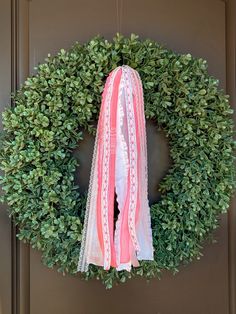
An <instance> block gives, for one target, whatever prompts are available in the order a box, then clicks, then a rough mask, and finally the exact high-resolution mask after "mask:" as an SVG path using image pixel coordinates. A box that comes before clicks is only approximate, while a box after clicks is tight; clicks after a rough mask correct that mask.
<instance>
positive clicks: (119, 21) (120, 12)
mask: <svg viewBox="0 0 236 314" xmlns="http://www.w3.org/2000/svg"><path fill="white" fill-rule="evenodd" d="M122 15H123V0H116V27H117V32H118V33H119V34H121V31H122Z"/></svg>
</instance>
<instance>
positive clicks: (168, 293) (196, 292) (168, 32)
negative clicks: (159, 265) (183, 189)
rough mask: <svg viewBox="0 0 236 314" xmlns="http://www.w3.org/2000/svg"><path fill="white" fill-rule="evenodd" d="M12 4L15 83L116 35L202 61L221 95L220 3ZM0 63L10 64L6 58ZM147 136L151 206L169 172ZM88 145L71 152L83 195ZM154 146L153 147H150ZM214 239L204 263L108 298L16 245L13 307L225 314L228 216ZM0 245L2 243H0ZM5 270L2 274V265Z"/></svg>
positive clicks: (159, 144) (164, 147) (74, 0)
mask: <svg viewBox="0 0 236 314" xmlns="http://www.w3.org/2000/svg"><path fill="white" fill-rule="evenodd" d="M4 1H5V2H6V3H7V1H6V0H4ZM13 2H14V3H15V6H18V22H19V29H18V45H19V50H18V52H17V56H18V59H19V64H18V77H19V82H23V81H24V79H25V78H26V76H27V75H28V73H30V74H34V73H35V72H34V67H35V66H37V65H38V63H39V62H43V60H44V58H45V57H46V56H47V54H48V53H50V54H52V55H53V54H55V53H56V52H57V51H58V50H59V49H60V48H64V49H67V48H69V47H70V46H71V45H72V44H73V43H74V42H75V41H80V42H86V41H88V40H89V39H90V38H91V37H93V36H95V35H97V34H101V35H103V36H104V37H106V38H107V39H111V38H112V37H113V36H114V35H115V33H116V32H117V31H119V32H121V33H123V34H124V35H126V36H129V35H130V33H136V34H138V35H140V37H141V38H143V39H144V38H147V37H149V38H151V39H154V40H156V41H158V42H160V43H161V44H164V45H165V46H166V47H168V48H170V49H173V50H175V51H176V52H180V53H191V54H192V55H193V56H195V57H202V58H204V59H206V60H207V61H208V65H209V73H210V74H212V75H214V76H216V77H217V78H219V79H220V85H221V87H222V88H226V62H225V61H226V39H225V33H226V28H225V25H226V20H225V16H226V15H225V13H226V11H225V9H226V4H225V2H224V1H220V0H199V1H194V0H179V1H175V0H168V1H166V0H145V1H141V0H129V1H124V0H99V1H96V0H86V1H85V0H50V1H47V0H40V1H36V0H31V1H28V0H19V1H17V0H14V1H13ZM16 4H17V5H16ZM6 7H7V4H6ZM8 9H9V7H8ZM1 13H2V12H1ZM5 25H7V23H5ZM9 27H10V26H8V28H9ZM4 38H5V37H4ZM3 58H4V60H8V62H10V61H9V59H8V58H9V56H8V55H7V53H6V54H4V55H3ZM7 69H9V66H8V68H7ZM9 75H10V72H9ZM1 79H2V77H1ZM3 86H6V88H5V96H4V97H5V98H4V97H3V98H2V99H1V100H2V101H4V102H5V101H6V99H7V96H6V95H8V90H9V87H10V83H9V82H7V83H5V85H3ZM147 135H148V139H147V140H148V162H149V169H152V172H149V194H150V199H151V201H157V200H158V199H159V194H158V193H156V186H157V185H158V183H159V182H160V181H161V179H162V178H163V176H164V175H165V173H166V171H167V170H168V168H169V166H170V163H171V160H170V157H169V153H168V152H169V147H168V142H167V139H166V138H165V136H164V133H163V132H158V131H157V130H156V128H155V127H154V125H153V124H152V123H151V122H148V129H147ZM93 140H94V139H93V138H91V137H89V136H87V137H86V139H85V140H84V141H83V144H82V146H81V149H80V151H79V152H77V153H78V157H79V158H80V160H81V167H80V168H79V169H78V171H77V174H76V180H78V182H80V183H81V184H80V185H81V187H82V190H84V189H86V188H87V186H88V180H89V171H90V163H91V156H92V150H93ZM154 142H155V143H156V145H152V143H154ZM153 146H154V147H155V149H154V148H153ZM153 173H155V176H154V175H153ZM4 219H5V220H4ZM4 219H3V220H1V223H2V224H3V225H4V228H5V229H1V233H4V235H5V237H6V234H8V235H9V232H10V231H9V230H10V229H9V226H10V222H9V220H7V219H6V218H4ZM6 228H7V229H6ZM214 236H215V238H216V240H217V243H215V244H211V243H205V246H204V250H203V255H204V256H203V257H202V258H201V260H200V261H194V262H193V263H191V264H189V265H188V266H185V267H181V269H180V272H179V273H178V274H176V275H175V276H173V275H172V274H170V273H168V272H164V273H163V276H162V279H161V280H158V279H155V280H151V281H150V282H149V283H147V282H146V280H145V279H134V280H131V281H129V282H127V283H126V284H121V285H119V286H115V287H114V288H113V289H111V290H105V288H104V287H103V285H102V284H101V283H100V282H97V281H95V280H94V281H89V282H86V281H82V280H80V279H79V278H78V276H75V277H72V276H68V275H67V276H63V275H62V274H60V273H58V272H57V270H56V269H53V270H51V269H48V268H46V267H45V266H43V265H42V263H41V254H40V252H38V251H35V250H33V249H31V248H30V249H29V248H28V247H27V246H25V245H21V246H20V249H19V251H20V252H21V255H20V256H21V267H20V268H19V274H20V275H19V276H18V277H19V278H20V279H19V280H21V282H23V284H22V285H21V287H22V289H21V292H20V294H21V295H22V296H23V297H21V295H20V296H18V301H17V302H18V303H20V304H23V305H22V306H21V307H19V313H20V314H29V313H30V314H41V313H45V314H53V313H57V314H106V313H110V312H111V313H113V314H121V313H130V314H174V313H175V314H227V313H229V311H228V308H229V291H228V285H229V273H228V270H229V269H228V220H227V215H224V216H223V215H222V216H221V224H220V228H219V229H218V230H217V231H216V232H215V234H214ZM0 241H1V242H0V243H2V240H1V239H0ZM9 241H10V240H9V237H8V238H7V239H6V243H7V245H6V247H7V250H6V252H7V255H6V260H10V257H9V254H10V252H9V246H10V244H9ZM1 262H2V261H1ZM4 268H5V269H6V265H4ZM0 271H1V270H0ZM8 271H10V270H9V269H8ZM8 280H9V279H8ZM8 282H9V281H8ZM1 290H2V283H1V284H0V293H1V297H2V295H3V294H2V291H1ZM8 294H9V292H8ZM5 298H6V297H5V296H4V299H5ZM8 299H9V298H8ZM0 309H1V299H0ZM5 313H6V314H9V313H10V310H9V309H7V310H6V311H4V314H5ZM17 313H18V312H17ZM14 314H16V313H15V312H14ZM230 314H233V312H232V313H230Z"/></svg>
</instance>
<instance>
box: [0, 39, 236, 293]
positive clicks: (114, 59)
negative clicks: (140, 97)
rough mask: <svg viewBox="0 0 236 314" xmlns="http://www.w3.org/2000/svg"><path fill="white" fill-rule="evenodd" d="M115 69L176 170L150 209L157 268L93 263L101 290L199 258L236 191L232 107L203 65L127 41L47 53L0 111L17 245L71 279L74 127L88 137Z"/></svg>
mask: <svg viewBox="0 0 236 314" xmlns="http://www.w3.org/2000/svg"><path fill="white" fill-rule="evenodd" d="M121 64H127V65H129V66H131V67H132V68H134V69H136V70H137V71H138V72H139V74H140V76H141V78H142V82H143V89H144V102H145V115H146V118H149V119H154V120H155V121H156V122H157V124H158V126H159V127H160V128H162V129H163V130H164V132H165V134H166V136H167V137H168V138H169V143H170V156H171V158H172V161H173V165H172V167H171V168H170V169H169V171H168V173H167V175H166V176H165V178H164V179H163V180H162V182H161V183H160V186H159V190H160V191H161V193H162V195H161V199H160V201H159V202H158V203H156V204H154V205H152V206H151V218H152V230H153V241H154V242H153V244H154V247H155V261H153V262H142V263H141V266H140V267H139V268H135V269H133V270H132V271H131V272H130V273H129V272H126V271H121V272H117V271H116V270H115V269H112V270H110V271H105V270H103V269H102V268H100V267H96V266H91V267H90V269H89V272H88V273H86V278H87V279H89V278H97V279H101V280H102V282H103V283H104V284H105V285H106V287H107V288H110V287H112V285H113V283H114V282H125V281H126V279H127V278H130V277H133V276H135V275H141V276H145V277H147V278H152V277H156V276H159V275H160V272H161V270H162V269H168V270H172V271H173V272H177V271H178V267H179V265H180V264H186V263H188V262H190V261H192V260H193V259H195V258H198V259H199V258H200V256H201V255H202V254H201V248H202V243H203V240H204V239H206V238H209V237H210V236H211V234H212V231H213V230H214V229H215V228H216V227H217V226H218V224H219V223H218V220H219V214H220V213H225V212H226V211H227V209H228V207H229V202H230V197H231V195H232V193H233V190H234V188H235V186H236V184H235V166H234V156H233V149H234V147H235V142H234V140H233V133H234V131H233V120H232V118H231V115H232V113H233V110H232V109H231V108H230V105H229V100H228V96H227V95H225V94H224V91H223V90H220V89H219V88H218V83H219V82H218V80H217V79H215V78H213V77H211V76H210V75H209V74H208V73H207V63H206V61H205V60H203V59H201V58H200V59H197V58H193V57H192V56H191V55H190V54H176V53H174V52H172V51H170V50H168V49H166V48H164V47H162V46H160V45H159V44H158V43H156V42H154V41H152V40H149V39H148V40H144V41H141V40H140V39H139V38H138V36H136V35H133V34H132V35H131V37H130V38H125V37H123V36H122V35H119V34H117V36H116V37H115V38H114V39H113V41H112V42H108V41H107V40H105V39H103V38H102V37H99V36H98V37H95V38H93V39H92V40H90V41H89V42H88V43H86V44H84V45H80V44H79V43H76V44H75V45H74V46H73V47H72V48H71V49H70V50H69V51H68V52H66V51H65V50H63V49H62V50H61V51H60V52H59V53H58V54H57V55H56V56H53V57H51V56H50V55H48V58H46V59H45V63H43V64H40V65H39V66H38V68H37V73H36V74H35V75H34V76H31V77H29V78H28V79H27V80H26V81H25V83H24V84H23V85H22V86H21V88H20V89H19V90H18V91H17V92H16V94H15V95H14V96H13V98H14V102H15V106H14V108H10V109H6V110H5V111H4V112H3V124H4V134H3V135H4V136H3V138H2V150H1V160H0V162H1V169H2V170H4V175H3V176H2V178H1V183H2V185H3V190H4V195H3V197H2V201H4V202H7V203H8V205H9V214H10V216H11V217H12V218H13V220H14V222H15V224H16V225H17V226H18V235H17V236H18V238H19V239H20V240H23V241H25V242H29V243H30V244H31V245H32V247H33V248H37V249H40V250H42V258H43V262H44V263H45V264H46V265H47V266H48V267H53V266H57V267H58V270H59V271H61V272H63V273H70V274H75V273H76V272H77V263H78V258H79V249H80V247H79V241H80V240H81V232H82V224H83V214H84V211H85V203H86V195H80V193H79V189H78V187H77V186H75V184H74V173H75V170H76V167H77V164H78V161H77V160H76V159H75V157H74V156H73V155H72V151H73V150H74V149H75V148H76V147H77V146H78V143H79V141H81V140H82V138H83V133H82V131H81V128H82V129H85V130H87V131H88V132H91V133H94V131H95V128H94V127H93V125H94V121H96V119H97V118H98V113H99V105H100V103H101V92H102V90H103V86H104V82H105V79H106V76H107V75H108V74H109V72H110V71H111V70H112V69H114V68H115V67H117V66H118V65H121ZM79 130H80V131H79Z"/></svg>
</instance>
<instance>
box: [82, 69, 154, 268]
mask: <svg viewBox="0 0 236 314" xmlns="http://www.w3.org/2000/svg"><path fill="white" fill-rule="evenodd" d="M115 193H116V195H117V202H118V209H119V215H118V219H117V221H116V224H115V225H114V197H115ZM138 260H153V243H152V230H151V220H150V208H149V204H148V193H147V147H146V126H145V116H144V103H143V90H142V83H141V79H140V77H139V74H138V72H137V71H135V70H134V69H132V68H131V67H129V66H127V65H123V66H120V67H117V68H116V69H114V70H113V71H112V72H111V73H110V74H109V76H108V78H107V81H106V84H105V87H104V91H103V94H102V104H101V110H100V115H99V120H98V127H97V134H96V139H95V146H94V153H93V161H92V167H91V174H90V183H89V191H88V198H87V204H86V214H85V221H84V229H83V234H82V242H81V249H80V257H79V262H78V271H81V272H85V271H87V270H88V266H89V264H95V265H98V266H102V267H103V268H104V269H105V270H108V269H110V267H115V268H116V269H117V270H118V271H119V270H123V269H125V270H128V271H130V269H131V266H134V267H137V266H139V262H138Z"/></svg>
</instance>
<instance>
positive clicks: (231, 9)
mask: <svg viewBox="0 0 236 314" xmlns="http://www.w3.org/2000/svg"><path fill="white" fill-rule="evenodd" d="M225 6H226V9H225V21H226V22H225V23H226V25H225V31H226V34H225V35H226V36H225V38H226V92H227V94H229V95H230V103H231V106H232V107H233V109H234V110H235V109H236V79H235V75H236V73H235V66H236V64H235V57H236V56H235V36H236V32H235V18H236V5H235V1H234V0H226V2H225ZM234 123H235V125H236V114H235V113H234ZM235 209H236V195H235V194H234V197H233V198H232V199H231V204H230V208H229V211H228V282H229V289H228V290H229V314H234V313H236V269H235V267H236V211H235Z"/></svg>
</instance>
